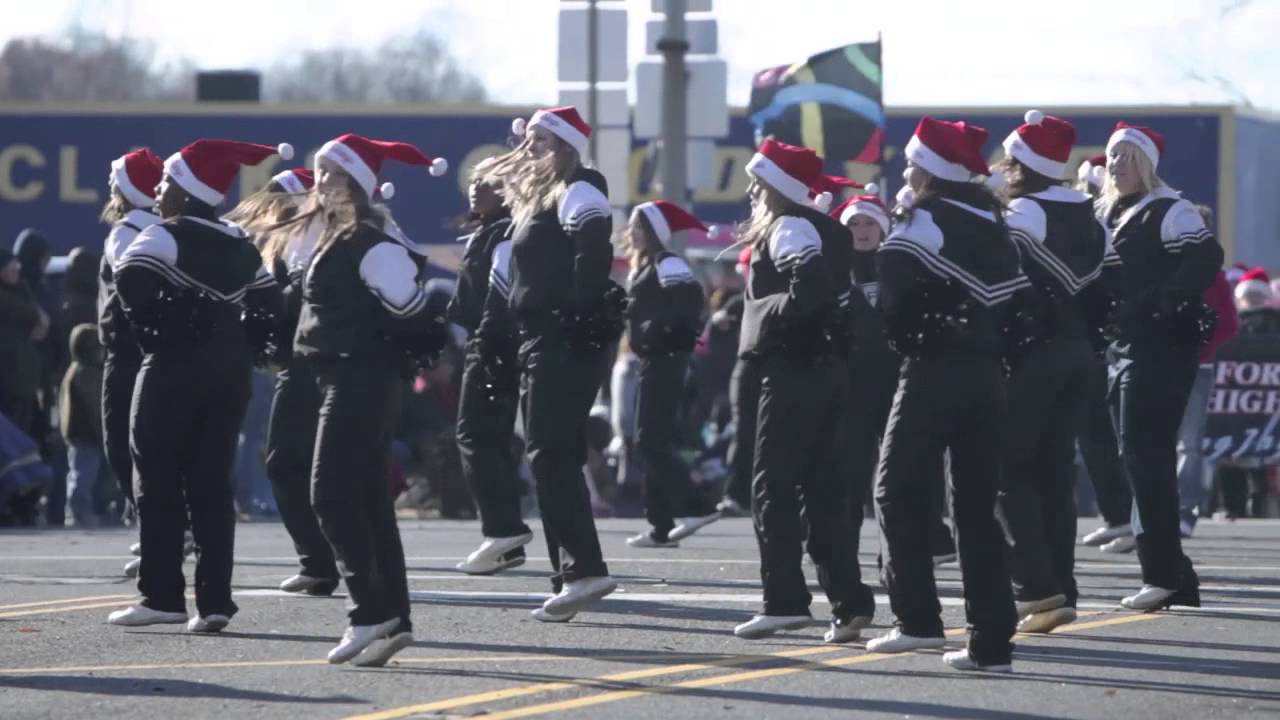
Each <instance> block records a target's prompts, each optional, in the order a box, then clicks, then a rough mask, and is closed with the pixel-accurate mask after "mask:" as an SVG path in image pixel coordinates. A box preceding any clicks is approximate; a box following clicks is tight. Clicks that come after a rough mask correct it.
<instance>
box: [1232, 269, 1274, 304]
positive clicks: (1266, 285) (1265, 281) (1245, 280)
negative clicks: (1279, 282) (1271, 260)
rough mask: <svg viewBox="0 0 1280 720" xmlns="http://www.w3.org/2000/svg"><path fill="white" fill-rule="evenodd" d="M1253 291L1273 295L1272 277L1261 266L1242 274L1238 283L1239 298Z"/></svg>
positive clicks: (1237, 295)
mask: <svg viewBox="0 0 1280 720" xmlns="http://www.w3.org/2000/svg"><path fill="white" fill-rule="evenodd" d="M1251 293H1257V294H1264V295H1267V296H1270V295H1271V278H1270V277H1268V276H1267V271H1266V270H1263V269H1262V268H1260V267H1256V268H1253V269H1252V270H1250V271H1249V272H1247V273H1245V274H1244V275H1241V276H1240V282H1238V283H1236V297H1237V298H1240V297H1244V296H1245V295H1248V294H1251Z"/></svg>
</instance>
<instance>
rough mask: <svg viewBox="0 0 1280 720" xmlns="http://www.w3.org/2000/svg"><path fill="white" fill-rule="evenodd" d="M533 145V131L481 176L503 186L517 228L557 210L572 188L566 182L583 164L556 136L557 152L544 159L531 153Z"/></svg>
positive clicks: (555, 145)
mask: <svg viewBox="0 0 1280 720" xmlns="http://www.w3.org/2000/svg"><path fill="white" fill-rule="evenodd" d="M532 143H533V133H532V132H530V133H528V134H526V135H525V137H524V140H522V141H521V142H520V144H519V145H517V146H516V147H515V149H513V150H511V151H509V152H507V153H504V154H502V155H499V156H498V157H496V158H492V160H493V162H492V163H491V164H490V165H488V166H486V169H485V171H484V174H483V175H482V176H477V179H478V180H480V181H481V182H485V183H488V184H491V185H495V186H501V187H502V190H503V196H504V198H505V199H506V203H507V207H508V208H510V209H511V219H512V222H514V223H515V224H516V225H517V226H519V225H524V224H526V223H528V222H529V221H530V220H532V219H533V217H534V216H535V215H537V214H538V213H540V212H542V211H544V210H549V209H551V208H553V207H555V206H556V205H557V204H558V203H559V202H560V198H562V197H563V196H564V193H565V191H566V190H567V189H568V185H567V183H566V181H567V180H568V178H569V177H571V176H572V175H573V173H574V172H575V171H576V170H577V169H578V167H579V166H580V165H581V160H580V159H579V158H578V154H577V152H575V151H574V150H573V148H572V147H570V146H569V144H568V143H566V142H564V141H563V140H561V139H560V138H559V137H555V136H552V148H553V150H552V152H550V153H547V154H546V155H544V156H542V157H534V155H533V154H532V152H530V145H531V144H532ZM482 164H483V163H482ZM478 169H479V166H477V170H478Z"/></svg>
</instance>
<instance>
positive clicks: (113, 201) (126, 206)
mask: <svg viewBox="0 0 1280 720" xmlns="http://www.w3.org/2000/svg"><path fill="white" fill-rule="evenodd" d="M133 209H134V207H133V204H132V203H130V202H129V201H128V200H126V199H125V197H124V193H122V192H120V188H119V187H117V186H116V184H115V183H114V182H113V183H111V196H110V197H108V198H107V202H106V204H104V205H103V206H102V211H101V212H99V213H98V220H100V221H101V222H102V223H103V224H104V225H115V224H116V223H117V222H119V221H121V220H123V219H124V216H125V215H128V214H129V211H130V210H133Z"/></svg>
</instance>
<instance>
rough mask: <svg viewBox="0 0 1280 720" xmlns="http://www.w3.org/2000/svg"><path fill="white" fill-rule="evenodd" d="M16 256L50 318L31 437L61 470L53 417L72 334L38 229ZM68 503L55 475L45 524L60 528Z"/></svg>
mask: <svg viewBox="0 0 1280 720" xmlns="http://www.w3.org/2000/svg"><path fill="white" fill-rule="evenodd" d="M13 253H14V255H16V256H17V257H18V260H20V261H21V263H22V280H23V282H25V283H26V285H27V287H28V288H30V290H31V294H32V296H33V297H34V298H35V300H36V302H37V303H38V304H39V305H40V309H41V310H42V311H43V312H44V313H45V314H46V315H47V316H48V317H49V331H48V333H47V334H46V335H45V337H44V339H42V340H39V341H37V342H36V348H37V349H38V350H39V351H40V385H39V388H38V390H37V394H36V406H35V407H34V408H33V409H32V414H31V437H32V439H34V440H35V441H36V444H38V445H39V446H40V454H41V455H42V456H43V457H44V459H45V462H48V463H50V464H51V465H53V466H55V467H58V466H60V465H61V464H62V463H61V457H55V454H56V455H59V456H60V455H61V452H62V450H61V447H60V446H59V442H58V440H59V439H58V438H57V435H56V433H54V432H52V431H53V427H52V425H51V423H50V420H51V416H50V413H51V412H52V411H53V408H54V405H55V404H56V403H57V399H58V383H59V381H61V379H62V372H63V371H64V370H65V369H66V367H67V354H66V350H67V337H68V333H69V332H70V328H68V327H67V326H66V325H65V324H64V323H63V321H62V318H61V317H60V316H59V314H58V306H59V298H58V297H57V296H56V294H55V293H54V291H53V288H52V287H51V286H50V285H49V284H48V283H47V282H45V272H46V270H48V268H49V262H50V260H52V259H53V256H52V254H51V252H50V250H49V241H48V240H47V239H46V238H45V236H44V235H43V234H41V233H40V231H38V230H36V229H35V228H27V229H25V230H23V231H22V232H20V233H18V238H17V239H16V240H15V241H14V243H13ZM66 503H67V486H66V476H65V475H64V474H63V473H62V472H60V471H55V472H54V476H53V480H52V482H51V483H50V484H49V488H48V502H46V503H45V521H46V522H47V523H48V525H50V526H51V527H61V526H62V525H63V522H64V520H65V510H66Z"/></svg>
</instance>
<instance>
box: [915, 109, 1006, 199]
mask: <svg viewBox="0 0 1280 720" xmlns="http://www.w3.org/2000/svg"><path fill="white" fill-rule="evenodd" d="M986 142H987V131H986V130H985V129H983V128H980V127H978V126H977V125H970V124H969V123H966V122H963V121H960V122H950V121H947V120H935V119H933V118H931V117H929V116H927V115H926V116H925V117H923V118H920V124H919V125H917V126H916V131H915V134H913V135H912V136H911V140H910V141H909V142H907V149H906V155H907V160H908V161H909V162H910V163H911V164H912V165H915V166H916V167H919V168H921V169H923V170H925V171H927V172H928V173H929V174H930V175H933V176H934V177H938V178H941V179H943V180H952V181H955V182H966V181H968V180H969V179H970V178H971V177H972V176H974V175H990V174H991V168H989V167H987V161H986V160H985V159H984V158H983V157H982V146H983V145H985V144H986Z"/></svg>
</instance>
